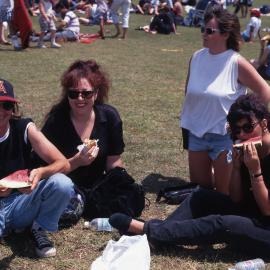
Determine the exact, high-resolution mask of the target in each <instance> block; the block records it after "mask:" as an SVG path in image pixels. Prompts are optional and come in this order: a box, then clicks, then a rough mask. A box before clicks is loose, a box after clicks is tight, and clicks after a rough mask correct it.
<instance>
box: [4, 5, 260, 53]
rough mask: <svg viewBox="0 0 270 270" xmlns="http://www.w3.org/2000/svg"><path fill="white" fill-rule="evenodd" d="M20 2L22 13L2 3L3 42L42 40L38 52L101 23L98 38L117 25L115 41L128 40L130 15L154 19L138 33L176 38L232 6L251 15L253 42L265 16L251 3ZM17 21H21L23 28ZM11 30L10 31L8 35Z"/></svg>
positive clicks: (16, 44) (248, 30)
mask: <svg viewBox="0 0 270 270" xmlns="http://www.w3.org/2000/svg"><path fill="white" fill-rule="evenodd" d="M19 2H20V3H19V4H17V5H19V6H21V7H23V8H22V9H21V10H19V11H18V12H16V5H14V3H15V4H16V3H17V2H16V1H15V2H14V0H6V1H2V2H1V3H0V11H1V13H0V15H1V16H0V44H3V45H11V44H12V45H13V47H14V49H15V50H20V49H22V48H26V47H28V46H29V41H33V42H37V47H38V48H46V45H45V43H44V41H51V47H52V48H61V45H60V44H59V43H61V42H64V41H79V39H80V34H81V33H80V24H83V25H87V26H92V25H99V26H100V30H99V31H98V33H97V36H98V37H100V38H102V39H104V38H105V37H106V35H105V32H106V31H105V26H106V25H107V24H114V25H115V30H116V32H115V34H113V35H110V37H117V38H120V39H125V38H126V36H127V31H128V28H129V17H130V16H129V14H130V13H137V14H143V15H150V16H153V17H152V18H151V19H149V25H146V26H138V27H137V28H136V30H144V31H145V32H148V33H152V34H155V33H161V34H170V33H175V34H176V33H177V30H176V29H177V27H178V26H199V27H200V26H202V20H203V16H202V12H204V11H205V10H206V9H207V8H209V6H211V5H220V6H222V7H223V8H225V9H226V8H227V6H228V5H230V4H233V5H234V6H235V11H234V13H235V14H237V13H238V11H239V10H241V14H242V17H247V15H248V13H249V12H250V21H249V23H248V24H247V26H246V29H245V31H243V33H242V37H243V39H244V41H246V42H252V41H253V40H255V39H256V37H257V36H258V37H259V38H261V35H260V28H261V12H260V9H259V8H252V4H253V1H252V0H234V1H233V0H197V1H196V0H194V1H191V0H189V1H186V0H140V1H139V2H138V3H137V4H134V3H132V2H131V1H130V0H125V1H124V0H121V1H120V0H114V1H111V0H110V1H108V0H39V1H37V0H36V1H32V0H20V1H19ZM262 10H263V8H262ZM119 14H121V18H120V17H119ZM29 15H30V16H39V20H38V21H39V26H40V27H39V29H33V27H32V24H31V19H30V18H29ZM17 21H20V22H21V23H20V24H19V25H20V27H18V22H17ZM120 26H121V27H120ZM6 30H8V33H5V31H6ZM89 32H90V31H89ZM30 34H32V35H30ZM7 36H8V37H9V38H10V41H9V40H8V39H7ZM19 37H20V38H21V42H20V41H19ZM23 39H24V40H23Z"/></svg>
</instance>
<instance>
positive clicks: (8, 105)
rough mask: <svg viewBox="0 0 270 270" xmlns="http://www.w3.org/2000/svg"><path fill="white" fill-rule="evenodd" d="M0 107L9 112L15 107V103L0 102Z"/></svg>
mask: <svg viewBox="0 0 270 270" xmlns="http://www.w3.org/2000/svg"><path fill="white" fill-rule="evenodd" d="M0 106H2V108H3V109H4V110H6V111H11V110H13V109H14V107H15V103H14V102H8V101H6V102H0Z"/></svg>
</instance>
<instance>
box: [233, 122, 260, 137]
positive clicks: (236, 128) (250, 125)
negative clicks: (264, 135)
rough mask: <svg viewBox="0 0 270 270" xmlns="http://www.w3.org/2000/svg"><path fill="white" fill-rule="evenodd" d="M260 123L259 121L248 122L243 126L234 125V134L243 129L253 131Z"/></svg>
mask: <svg viewBox="0 0 270 270" xmlns="http://www.w3.org/2000/svg"><path fill="white" fill-rule="evenodd" d="M258 124H259V122H253V123H246V124H244V125H242V126H234V127H232V132H233V133H234V134H240V133H241V130H243V131H244V132H245V133H251V132H252V131H253V130H254V129H255V127H256V126H257V125H258Z"/></svg>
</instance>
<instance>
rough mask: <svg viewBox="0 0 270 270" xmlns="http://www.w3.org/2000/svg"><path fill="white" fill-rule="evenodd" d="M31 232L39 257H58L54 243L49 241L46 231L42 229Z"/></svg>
mask: <svg viewBox="0 0 270 270" xmlns="http://www.w3.org/2000/svg"><path fill="white" fill-rule="evenodd" d="M31 232H32V235H33V238H34V241H35V249H36V253H37V255H38V257H40V258H47V257H53V256H55V255H56V249H55V247H54V246H53V243H52V242H51V241H50V240H49V239H48V237H47V235H46V232H45V231H44V230H42V229H41V228H40V229H38V230H35V229H32V230H31Z"/></svg>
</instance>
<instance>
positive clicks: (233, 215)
mask: <svg viewBox="0 0 270 270" xmlns="http://www.w3.org/2000/svg"><path fill="white" fill-rule="evenodd" d="M227 120H228V124H229V127H230V131H231V136H232V138H233V139H235V138H237V139H239V140H241V141H245V140H248V139H250V138H254V137H257V136H261V140H262V146H261V147H260V148H258V150H257V149H256V147H255V145H254V144H253V143H251V142H249V143H245V144H244V146H243V149H242V150H241V151H239V150H237V149H234V153H233V172H232V176H231V181H230V196H228V195H225V194H223V193H219V192H217V191H215V190H210V189H204V188H198V189H197V190H195V191H194V192H193V193H191V194H190V195H189V197H187V198H186V199H185V200H184V202H183V203H182V204H181V205H180V206H179V207H178V208H177V209H176V210H175V211H174V212H173V213H172V214H171V215H170V216H169V217H167V218H166V219H165V220H158V219H152V220H149V221H146V222H141V221H138V220H135V219H132V218H131V217H129V216H127V215H124V214H119V213H117V214H113V215H112V216H111V217H110V219H109V222H110V224H111V225H112V226H113V227H114V228H116V229H118V230H119V231H120V232H121V233H124V234H125V233H133V234H146V235H147V237H148V240H149V242H150V244H151V245H152V246H153V247H158V246H164V245H172V246H177V245H200V244H213V243H223V242H228V243H234V244H238V245H240V247H242V248H246V249H247V250H249V251H251V252H252V253H253V254H254V252H255V251H257V252H264V253H265V254H268V253H269V248H270V201H269V191H270V167H269V162H270V133H269V129H270V113H269V111H268V109H267V106H266V105H265V104H264V102H263V101H262V100H261V99H259V97H258V96H256V95H254V94H249V95H246V96H240V97H239V98H238V99H237V100H236V101H235V103H234V104H233V105H232V106H231V108H230V111H229V114H228V117H227ZM260 254H262V253H260Z"/></svg>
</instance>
